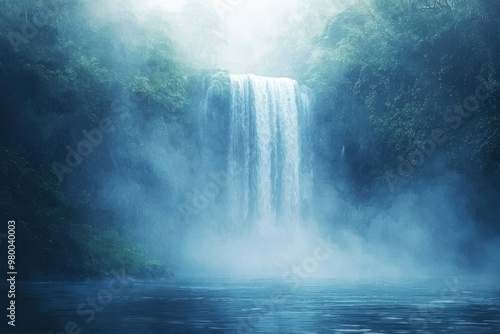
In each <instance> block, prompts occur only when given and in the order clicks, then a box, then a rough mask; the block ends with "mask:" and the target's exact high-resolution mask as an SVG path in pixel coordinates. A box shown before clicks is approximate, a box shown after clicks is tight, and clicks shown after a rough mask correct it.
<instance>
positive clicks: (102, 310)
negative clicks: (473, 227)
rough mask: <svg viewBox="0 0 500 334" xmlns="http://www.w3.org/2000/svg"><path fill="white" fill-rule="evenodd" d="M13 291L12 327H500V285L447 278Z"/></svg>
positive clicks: (55, 286)
mask: <svg viewBox="0 0 500 334" xmlns="http://www.w3.org/2000/svg"><path fill="white" fill-rule="evenodd" d="M18 291H19V294H18V298H17V326H16V330H15V332H16V333H49V332H51V331H52V332H53V333H107V334H108V333H301V334H304V333H457V334H458V333H500V289H498V288H492V287H488V286H486V285H483V284H480V283H478V282H474V281H468V282H463V281H460V280H453V279H434V280H421V281H414V282H398V283H393V282H387V281H386V282H384V281H378V282H346V281H344V282H343V281H336V280H309V281H302V282H296V284H287V283H284V282H281V281H279V280H239V281H238V280H236V281H231V280H226V279H197V280H181V279H173V280H168V281H162V282H157V281H137V280H135V281H134V280H131V279H126V278H121V279H116V280H111V281H93V282H86V283H29V284H19V286H18ZM90 305H92V306H90Z"/></svg>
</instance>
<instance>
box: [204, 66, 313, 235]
mask: <svg viewBox="0 0 500 334" xmlns="http://www.w3.org/2000/svg"><path fill="white" fill-rule="evenodd" d="M228 84H229V86H230V92H229V94H230V96H229V98H228V99H227V102H226V103H227V105H228V107H227V108H221V106H220V101H219V104H218V107H217V108H216V109H217V110H218V111H217V112H211V113H210V112H209V111H206V112H205V114H204V117H205V120H204V121H203V122H207V121H208V119H211V120H214V121H215V120H219V121H218V123H219V124H217V125H216V124H207V126H209V127H212V134H213V136H212V137H215V138H218V140H217V143H218V144H217V145H218V146H220V145H222V146H225V148H224V150H222V151H224V155H225V161H226V168H227V169H228V170H234V171H236V172H234V173H231V177H230V179H229V182H228V185H227V195H226V200H227V215H228V217H227V220H228V222H227V223H228V224H229V226H230V228H231V229H233V230H242V229H246V228H248V227H253V228H256V229H257V230H258V231H259V232H260V233H269V232H272V231H273V230H275V229H277V228H281V229H285V230H290V231H291V230H293V229H294V228H296V227H298V226H299V225H300V223H301V221H302V220H303V219H304V217H305V215H306V214H307V211H308V208H309V206H310V197H311V184H312V168H311V165H312V163H311V151H312V148H311V147H310V146H311V139H310V136H311V134H310V95H311V94H310V93H309V90H308V88H307V87H303V86H300V85H299V84H298V83H297V82H296V81H295V80H292V79H288V78H267V77H259V76H255V75H230V77H229V83H228ZM207 113H208V114H210V115H211V116H210V117H208V116H207ZM221 114H223V117H224V118H226V120H225V121H222V120H221ZM214 127H215V130H214ZM205 128H206V127H205Z"/></svg>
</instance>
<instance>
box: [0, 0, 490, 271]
mask: <svg viewBox="0 0 500 334" xmlns="http://www.w3.org/2000/svg"><path fill="white" fill-rule="evenodd" d="M246 2H247V1H245V0H242V1H233V2H231V1H227V2H226V1H216V2H215V3H212V1H202V0H186V1H185V4H184V6H183V7H182V9H176V8H174V7H175V6H172V8H170V9H169V10H160V9H159V8H163V7H161V4H159V3H161V1H160V2H158V1H156V2H155V1H150V2H147V1H146V2H144V3H142V2H141V4H139V3H134V2H132V1H126V2H120V1H111V0H109V1H102V2H99V3H94V2H91V1H87V0H52V1H41V0H30V1H28V0H19V1H2V2H1V3H0V8H1V9H0V32H1V33H0V94H1V100H2V111H1V114H0V127H1V131H0V138H1V139H0V152H1V159H0V179H1V180H2V183H1V187H0V198H1V201H0V202H1V206H2V208H1V212H2V217H3V220H4V221H7V220H15V221H16V223H17V232H16V235H17V240H16V243H17V244H16V248H17V249H18V251H17V262H18V266H19V267H20V268H23V269H22V270H20V276H19V279H22V280H27V281H42V280H85V279H95V278H106V277H108V276H110V275H111V274H110V272H111V271H112V270H121V269H124V270H125V271H126V272H127V273H128V274H129V275H131V276H133V277H137V278H165V277H171V276H172V275H177V274H178V272H179V271H180V272H182V271H183V270H187V269H186V267H185V261H186V257H185V252H181V251H179V250H180V249H181V248H182V245H183V244H184V245H185V244H186V243H188V241H187V240H188V239H186V238H184V236H186V235H187V234H189V233H191V231H196V230H198V231H201V230H203V227H200V225H196V221H197V220H203V219H206V220H209V219H211V218H213V217H217V215H218V213H217V209H216V207H217V205H216V204H213V203H209V204H205V205H204V206H207V207H208V206H209V207H211V208H213V209H214V210H212V209H210V210H208V211H203V212H201V211H200V210H198V211H199V212H198V211H197V212H194V213H193V211H189V214H187V215H186V207H185V206H183V205H184V203H191V202H192V201H191V200H190V197H189V196H194V198H196V196H197V195H196V191H194V195H190V191H191V190H192V189H195V188H196V187H199V185H200V184H201V185H202V186H203V182H205V181H203V180H204V179H206V178H207V175H208V174H209V173H210V172H209V171H208V170H207V169H206V168H205V167H204V166H205V165H204V164H205V163H206V162H207V160H210V161H211V160H217V159H216V158H215V157H217V156H218V154H221V153H220V152H219V153H218V151H217V147H218V146H217V142H218V139H217V138H218V137H217V136H216V134H217V133H215V134H214V135H213V136H207V137H202V138H200V136H199V129H198V128H199V126H198V125H199V118H200V114H199V110H200V104H203V103H204V102H203V101H205V99H206V92H207V89H208V88H209V87H210V94H211V95H210V96H211V97H210V101H209V103H211V104H214V105H215V106H216V107H217V108H219V109H220V110H219V111H218V112H219V113H220V114H224V113H227V110H226V109H224V108H226V107H225V106H226V105H227V103H228V102H227V100H228V99H229V98H230V95H229V92H228V90H229V74H230V73H239V74H244V73H254V74H256V75H264V76H270V77H289V78H293V79H295V80H297V82H299V84H300V85H303V86H307V87H308V89H310V91H312V92H313V95H314V98H313V101H312V107H311V108H312V112H311V114H312V116H311V117H312V119H311V127H312V130H311V147H310V150H311V152H312V153H313V158H312V159H313V162H312V171H313V172H312V175H313V180H314V181H313V186H312V187H313V190H312V193H313V195H312V197H313V199H312V200H311V201H312V202H313V203H314V205H313V206H314V209H313V210H314V216H315V217H316V218H315V219H316V220H317V221H319V222H320V225H321V226H322V228H323V229H326V230H329V231H340V230H342V231H344V232H342V233H349V235H352V234H355V235H356V238H355V240H358V241H357V242H361V241H359V240H362V242H363V243H364V242H365V241H366V242H367V243H369V241H370V240H373V239H375V240H377V245H378V244H379V242H380V244H381V245H384V247H387V248H384V250H383V251H380V252H381V254H386V253H387V252H390V253H393V252H395V253H397V254H398V259H399V260H398V261H403V262H405V261H407V256H410V257H412V256H413V255H408V254H414V253H415V254H417V255H415V256H414V257H413V258H418V259H420V260H415V261H414V263H416V265H420V266H422V264H421V263H427V262H429V260H428V259H429V258H430V259H433V258H443V259H444V260H445V261H446V263H447V264H449V265H452V266H453V267H454V268H458V269H460V270H464V271H467V272H473V273H481V272H490V273H491V272H493V273H496V274H498V269H499V267H498V261H497V260H494V259H495V258H496V256H497V255H498V249H499V247H500V239H499V237H500V221H499V219H498V217H499V215H500V196H499V195H500V194H499V189H500V113H499V110H498V108H499V106H500V24H499V22H500V3H499V2H498V1H497V0H366V1H363V0H359V1H333V0H318V1H312V2H310V3H309V2H293V3H294V5H293V6H287V9H286V10H285V9H283V10H281V9H280V8H283V7H285V6H284V5H282V4H281V3H280V2H278V4H276V8H274V9H275V10H274V11H273V13H274V14H275V15H274V17H272V18H269V17H266V16H262V17H261V18H262V21H261V22H253V23H248V30H249V31H250V29H254V31H253V35H252V36H250V37H249V35H250V33H248V31H246V30H244V28H243V30H242V32H241V36H242V37H241V36H240V37H238V36H236V37H235V33H234V31H232V30H231V25H234V23H235V21H238V20H240V19H241V18H240V17H239V16H238V15H239V14H238V11H239V10H240V9H241V8H240V7H244V6H246V5H247V4H246ZM167 3H168V1H167ZM172 3H173V2H172ZM249 6H251V5H249ZM232 16H234V18H233V17H232ZM266 20H267V21H266ZM241 21H242V24H246V23H247V21H245V20H243V19H241ZM268 21H269V22H271V21H272V23H273V26H272V27H273V28H272V29H270V28H269V27H270V23H269V22H268ZM259 25H261V27H260V31H259V29H258V28H259ZM238 38H240V39H238ZM250 41H252V43H253V44H250ZM231 45H233V46H234V45H237V46H238V48H236V49H237V51H234V50H233V51H231V50H229V51H228V48H229V46H231ZM212 121H213V119H212ZM215 122H217V119H216V121H215ZM214 124H215V123H214ZM214 126H215V125H214ZM215 132H218V131H215ZM214 136H215V137H214ZM219 139H220V138H219ZM207 156H208V158H206V157H207ZM437 194H444V195H443V196H438V195H437ZM217 200H218V199H217V198H215V199H214V201H217ZM401 210H407V211H408V212H418V219H419V221H420V223H418V222H417V223H411V224H410V223H409V222H408V221H407V220H408V219H410V218H408V216H411V215H412V214H411V213H410V214H406V213H401ZM412 210H413V211H412ZM200 212H201V213H200ZM200 216H203V219H201V218H200ZM388 219H389V220H390V222H387V220H388ZM437 221H440V222H444V223H436V222H437ZM384 224H387V225H384ZM418 224H423V225H425V228H424V227H422V226H418ZM410 225H411V227H409V226H410ZM416 228H422V229H423V230H422V231H423V232H422V231H421V230H419V231H420V232H422V233H423V235H425V236H426V237H425V238H428V239H431V240H432V242H431V243H430V244H429V245H428V247H427V248H425V247H424V248H425V249H421V248H420V247H421V246H422V244H421V243H418V242H416V241H408V239H406V238H402V239H401V238H399V235H400V233H402V231H407V232H408V233H414V232H415V230H414V229H416ZM2 233H4V231H3V230H2ZM339 233H340V232H339ZM415 233H417V232H415ZM339 238H340V237H339ZM4 240H5V239H4ZM346 240H347V239H342V238H340V239H339V240H338V242H339V244H341V245H343V242H345V243H349V242H351V241H346ZM349 240H352V239H349ZM412 240H413V239H412ZM426 245H427V244H426ZM406 246H407V247H408V248H410V249H411V250H407V249H406V248H405V247H406ZM346 247H348V246H346ZM412 247H413V248H412ZM376 248H377V249H378V248H379V247H378V246H377V247H376ZM367 249H370V248H367ZM365 250H366V249H365ZM444 250H446V251H444ZM2 252H3V250H2ZM207 256H213V257H215V256H216V255H212V253H209V254H207ZM381 256H382V255H381ZM0 263H1V264H2V268H3V267H4V266H5V264H6V257H5V256H2V258H0ZM193 266H195V265H193ZM423 266H424V267H425V265H423ZM189 270H191V271H193V270H194V269H193V268H192V267H191V266H190V267H189ZM189 270H188V271H189Z"/></svg>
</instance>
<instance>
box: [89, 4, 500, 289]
mask: <svg viewBox="0 0 500 334" xmlns="http://www.w3.org/2000/svg"><path fill="white" fill-rule="evenodd" d="M221 3H222V2H221ZM224 3H226V2H224ZM234 3H238V5H234V6H232V5H227V4H225V5H224V7H222V8H223V9H221V8H218V9H217V7H216V6H215V5H214V4H215V2H214V3H212V2H211V1H205V2H204V3H195V4H193V3H189V2H188V1H184V0H178V1H177V0H175V1H174V0H168V1H167V0H165V1H160V0H147V1H141V2H134V1H119V0H116V1H112V0H106V1H100V2H98V3H96V2H94V1H89V2H88V4H87V8H86V9H87V11H86V13H85V15H86V18H87V19H88V20H89V21H90V22H91V24H92V25H93V26H94V27H95V28H96V29H100V28H101V27H103V26H107V25H110V24H111V25H112V26H113V25H114V26H115V27H117V29H116V30H114V31H113V32H112V33H110V38H113V39H114V40H116V49H115V51H116V55H113V57H117V58H118V57H120V58H121V57H123V56H124V55H126V56H125V57H126V58H127V57H128V58H127V59H128V61H127V62H128V65H129V66H131V67H133V66H147V61H146V59H145V58H146V57H144V58H142V56H141V52H142V51H141V48H142V44H143V43H145V41H144V40H143V39H142V38H143V37H141V36H142V35H141V34H139V32H138V31H136V30H134V29H127V28H126V27H127V22H128V20H134V21H135V22H137V23H138V24H139V26H141V25H143V26H144V27H147V29H152V31H162V30H165V31H167V34H168V35H169V36H170V37H171V38H172V39H173V41H172V43H173V47H174V49H175V50H176V51H177V57H178V58H179V59H182V60H183V61H184V62H185V64H186V66H191V67H194V68H198V69H217V70H221V71H227V72H229V73H232V74H250V73H252V74H258V75H261V76H285V75H287V73H289V70H288V69H287V68H286V67H287V66H289V63H288V59H283V62H282V63H280V62H277V61H276V59H275V58H273V57H270V56H269V55H270V54H271V53H272V52H273V51H276V50H275V45H274V44H273V43H275V42H276V40H277V39H278V38H282V36H283V35H285V34H287V33H288V34H290V35H291V37H290V36H289V37H290V38H291V39H292V40H293V38H294V36H297V37H296V38H297V39H301V40H300V41H299V40H297V43H302V44H303V45H304V48H307V47H308V46H311V45H312V42H311V40H312V38H313V37H314V36H311V40H308V39H304V38H306V37H307V34H306V33H304V29H306V27H307V26H309V25H310V24H324V21H322V20H323V19H324V18H325V17H328V16H329V15H332V14H333V13H335V12H341V10H342V8H343V6H345V5H346V2H345V1H343V2H340V1H339V2H335V1H318V4H317V5H304V4H301V3H300V2H299V1H286V0H275V1H265V0H261V1H255V0H253V1H250V0H248V1H245V0H242V1H234ZM325 8H328V9H329V12H328V11H325V10H324V9H325ZM306 15H312V16H306ZM218 18H219V19H218ZM220 18H222V21H221V20H220ZM221 22H222V23H221ZM145 29H146V28H145ZM293 29H297V31H294V30H293ZM301 29H302V31H299V30H301ZM291 56H292V55H291ZM127 62H126V63H125V64H127ZM117 66H118V65H117ZM120 66H123V65H120ZM280 66H283V68H281V67H280ZM123 70H124V71H127V70H128V69H127V68H126V66H125V67H124V69H123ZM224 75H226V74H221V76H222V77H224ZM292 79H294V78H292ZM339 80H340V79H339ZM218 84H220V80H219V79H217V78H215V79H214V78H212V79H210V80H208V79H207V80H206V81H205V83H204V85H203V86H200V89H202V90H203V91H201V92H199V94H200V96H201V99H200V101H197V103H195V104H194V107H193V108H192V109H191V110H190V113H191V115H190V119H191V120H192V122H191V123H189V124H178V123H174V122H171V123H163V124H158V123H156V122H150V120H149V119H147V118H146V117H144V116H141V115H142V114H141V113H136V112H134V110H131V111H129V112H126V113H123V114H118V115H115V119H114V120H113V121H114V124H115V127H116V132H115V133H114V135H113V138H112V139H111V146H112V149H111V152H112V159H113V160H114V161H115V163H116V164H118V166H119V167H118V173H116V172H113V173H106V172H103V171H102V172H99V174H98V175H95V177H97V178H98V179H99V180H100V184H101V185H102V187H101V190H100V192H99V194H100V198H99V202H100V203H101V206H102V207H101V208H100V209H103V210H110V211H112V212H113V215H114V216H115V217H117V220H119V221H121V222H123V226H124V229H125V231H126V233H129V234H131V235H132V236H133V237H134V238H137V240H139V241H141V242H144V243H145V244H146V245H147V249H148V251H149V252H150V253H151V254H153V255H154V256H156V257H159V258H161V259H162V260H164V261H165V262H167V263H168V265H169V266H171V267H172V268H173V269H174V270H175V272H176V274H177V275H179V276H206V275H216V276H254V277H268V276H279V277H283V278H285V279H290V278H291V277H295V278H296V277H300V278H301V279H302V278H307V277H340V278H374V277H378V278H380V277H382V278H406V277H409V278H414V277H427V276H453V275H468V274H471V275H475V274H488V275H498V269H499V267H498V266H499V265H498V261H497V260H496V258H495V257H496V256H497V254H498V251H499V250H500V240H498V239H492V240H487V239H484V237H483V236H482V234H481V233H480V231H478V227H477V224H476V222H475V220H474V219H475V218H474V215H473V214H472V213H471V212H470V211H469V210H468V201H469V199H470V197H471V196H476V194H475V193H469V192H467V190H464V188H463V185H464V184H465V182H464V180H463V179H462V176H461V175H458V174H455V173H454V172H451V171H449V170H448V169H447V168H446V167H445V166H443V165H441V164H440V163H439V159H437V160H436V161H432V162H430V164H431V165H432V168H434V169H435V170H438V171H439V172H437V174H439V175H440V176H439V178H433V179H430V180H429V179H427V180H424V179H422V180H420V181H418V182H415V185H414V186H413V187H412V189H411V190H407V191H405V192H404V193H401V194H399V193H397V194H392V193H391V192H388V191H387V185H386V184H381V185H380V189H379V190H377V192H376V194H374V196H372V198H371V199H369V200H361V199H359V198H357V197H356V196H355V195H354V194H353V193H352V189H350V186H349V184H348V182H347V180H346V176H345V174H344V168H346V162H345V161H343V159H342V156H343V155H344V154H349V150H348V149H345V148H343V149H342V146H343V142H342V138H341V136H340V135H339V142H337V143H336V147H330V148H325V147H318V146H317V144H315V147H314V149H313V151H318V150H325V149H330V150H331V151H332V152H329V154H331V155H332V156H335V157H336V159H337V160H336V161H337V163H336V164H334V165H332V164H329V162H328V161H325V160H322V159H320V158H318V157H317V154H315V153H314V152H313V155H314V156H313V167H312V169H311V173H312V174H311V175H312V178H311V180H312V190H311V193H310V194H311V195H310V198H309V199H308V200H309V202H310V208H309V210H308V212H307V213H306V214H303V215H301V217H300V219H299V220H300V222H299V224H298V226H295V227H293V228H289V226H286V225H279V224H274V223H271V224H267V225H264V226H267V227H265V228H258V226H259V222H254V223H253V224H250V226H239V225H238V226H237V227H234V226H231V225H230V224H229V223H228V222H227V213H228V212H230V211H231V210H232V208H231V207H230V203H231V201H230V200H229V199H230V198H229V197H230V196H229V195H230V190H229V188H228V186H227V183H225V182H223V181H220V180H221V179H224V178H228V177H229V178H230V177H232V176H231V175H230V174H228V171H227V169H226V166H227V164H226V160H225V159H227V152H226V151H225V148H222V149H218V148H217V147H216V144H213V143H212V142H210V141H209V140H208V139H207V138H200V131H201V129H202V128H203V127H204V126H205V127H206V126H207V124H201V123H202V121H200V119H201V118H200V113H201V112H202V109H203V106H204V103H206V99H207V98H209V97H210V94H212V93H213V91H212V90H213V89H215V88H214V85H218ZM311 94H312V96H311V101H313V100H314V92H312V93H311ZM114 98H120V96H119V95H117V96H115V97H114ZM137 108H138V109H140V108H143V107H142V106H141V104H140V103H139V104H138V106H137ZM318 108H321V106H318V105H314V104H312V105H311V113H312V117H313V118H314V117H315V116H314V115H315V113H316V110H318ZM212 121H213V119H212ZM226 121H227V119H226ZM221 122H222V121H221ZM319 122H320V121H318V120H315V121H313V127H314V126H317V125H318V123H319ZM208 125H209V126H213V127H214V128H216V129H217V128H218V127H219V126H221V124H214V123H208ZM138 128H140V129H141V131H142V132H143V133H146V134H147V136H141V137H140V138H137V137H136V135H135V134H136V133H137V129H138ZM221 129H222V127H221ZM221 131H222V130H221ZM309 131H310V133H309V134H308V135H309V136H315V135H317V134H319V133H321V132H320V131H319V130H318V129H314V128H312V129H310V130H309ZM203 141H208V143H203ZM130 161H133V163H129V162H130ZM332 168H333V169H334V170H331V169H332ZM325 170H330V172H329V173H325V172H324V171H325ZM302 172H303V170H302V171H301V173H302ZM327 174H328V175H327ZM331 175H334V177H332V176H331ZM218 178H219V179H218ZM217 180H219V182H218V181H217ZM471 191H472V190H471ZM273 196H274V194H270V197H273ZM194 202H197V203H198V207H194V205H192V204H193V203H194ZM186 203H188V204H190V207H191V209H192V208H193V207H194V209H192V210H191V211H189V210H188V211H186ZM290 273H292V274H290Z"/></svg>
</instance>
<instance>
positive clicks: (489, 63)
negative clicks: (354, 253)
mask: <svg viewBox="0 0 500 334" xmlns="http://www.w3.org/2000/svg"><path fill="white" fill-rule="evenodd" d="M499 19H500V7H499V5H498V4H497V2H495V1H453V0H449V1H431V0H425V1H418V0H414V1H386V0H384V1H382V0H380V1H379V0H374V1H370V2H366V3H364V5H360V4H356V5H353V6H351V7H349V8H348V9H347V10H345V11H343V12H341V13H340V14H338V15H335V16H333V18H332V19H331V20H330V22H329V24H328V26H327V28H326V29H325V31H324V33H323V35H322V37H321V38H320V39H318V41H319V44H318V46H317V48H316V49H315V50H314V52H313V57H312V58H311V62H310V66H309V71H308V75H306V76H305V77H304V80H306V81H307V82H308V83H309V85H311V86H312V87H313V88H315V90H316V91H317V94H318V103H317V105H318V109H319V112H320V113H321V114H322V116H321V117H320V119H321V120H322V121H323V122H327V123H329V124H331V125H330V127H335V131H338V130H339V129H341V131H345V145H346V159H347V160H348V163H349V164H350V167H351V168H350V171H351V176H352V180H353V181H354V182H355V183H356V182H359V181H360V180H361V182H359V186H360V187H361V188H363V187H365V186H366V185H367V183H370V182H371V183H372V184H374V183H373V182H375V181H377V180H382V181H383V180H385V179H386V177H387V175H388V174H390V173H393V174H395V175H397V174H398V173H399V172H400V169H399V168H400V167H401V162H402V161H403V162H404V161H406V160H411V158H412V153H413V152H415V151H416V150H417V151H418V150H420V149H421V148H422V145H423V143H425V142H426V141H427V140H429V139H431V138H432V131H433V129H437V128H440V129H443V130H445V131H447V136H448V140H446V141H445V143H443V144H442V145H441V146H440V147H439V148H438V149H437V152H438V153H437V154H434V153H433V154H430V156H429V157H426V161H425V162H424V166H423V167H422V168H421V170H425V169H426V166H428V165H430V163H429V162H430V161H432V160H434V159H435V156H441V155H444V157H445V160H444V161H445V164H446V166H447V167H449V169H451V170H456V171H458V172H460V173H465V174H466V175H468V177H471V178H477V177H480V175H482V177H486V178H490V179H491V180H493V179H495V180H497V181H495V182H498V178H499V176H500V114H499V112H498V105H499V99H500V86H496V87H495V80H500V68H499V66H500V56H499V52H498V51H499V46H500V40H499V37H498V36H499V34H498V31H499V25H498V22H499ZM478 78H480V79H478ZM484 82H489V84H490V85H491V91H489V92H488V97H486V98H485V99H484V100H481V101H479V108H478V109H477V110H475V111H474V112H472V114H471V116H464V114H463V113H468V112H467V111H464V110H462V111H456V110H455V107H456V106H462V108H461V109H464V107H463V104H464V102H465V103H466V105H467V104H468V103H469V104H470V103H471V101H470V100H466V99H467V98H468V97H470V96H474V94H475V93H477V90H476V89H477V88H478V87H481V91H484V90H485V87H484V86H483V84H484ZM483 93H484V92H483ZM476 102H477V101H476ZM452 117H454V118H453V120H452V119H451V118H452ZM458 118H461V119H462V121H461V122H459V121H458V120H457V119H458ZM450 128H451V129H450ZM455 128H456V129H455ZM333 146H334V145H333ZM375 152H376V153H375ZM367 176H368V177H367ZM398 178H399V179H398V181H403V179H404V177H402V176H401V177H400V176H398ZM408 180H411V178H409V179H405V181H408ZM400 183H402V184H404V183H407V182H400ZM375 184H376V183H375Z"/></svg>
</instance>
